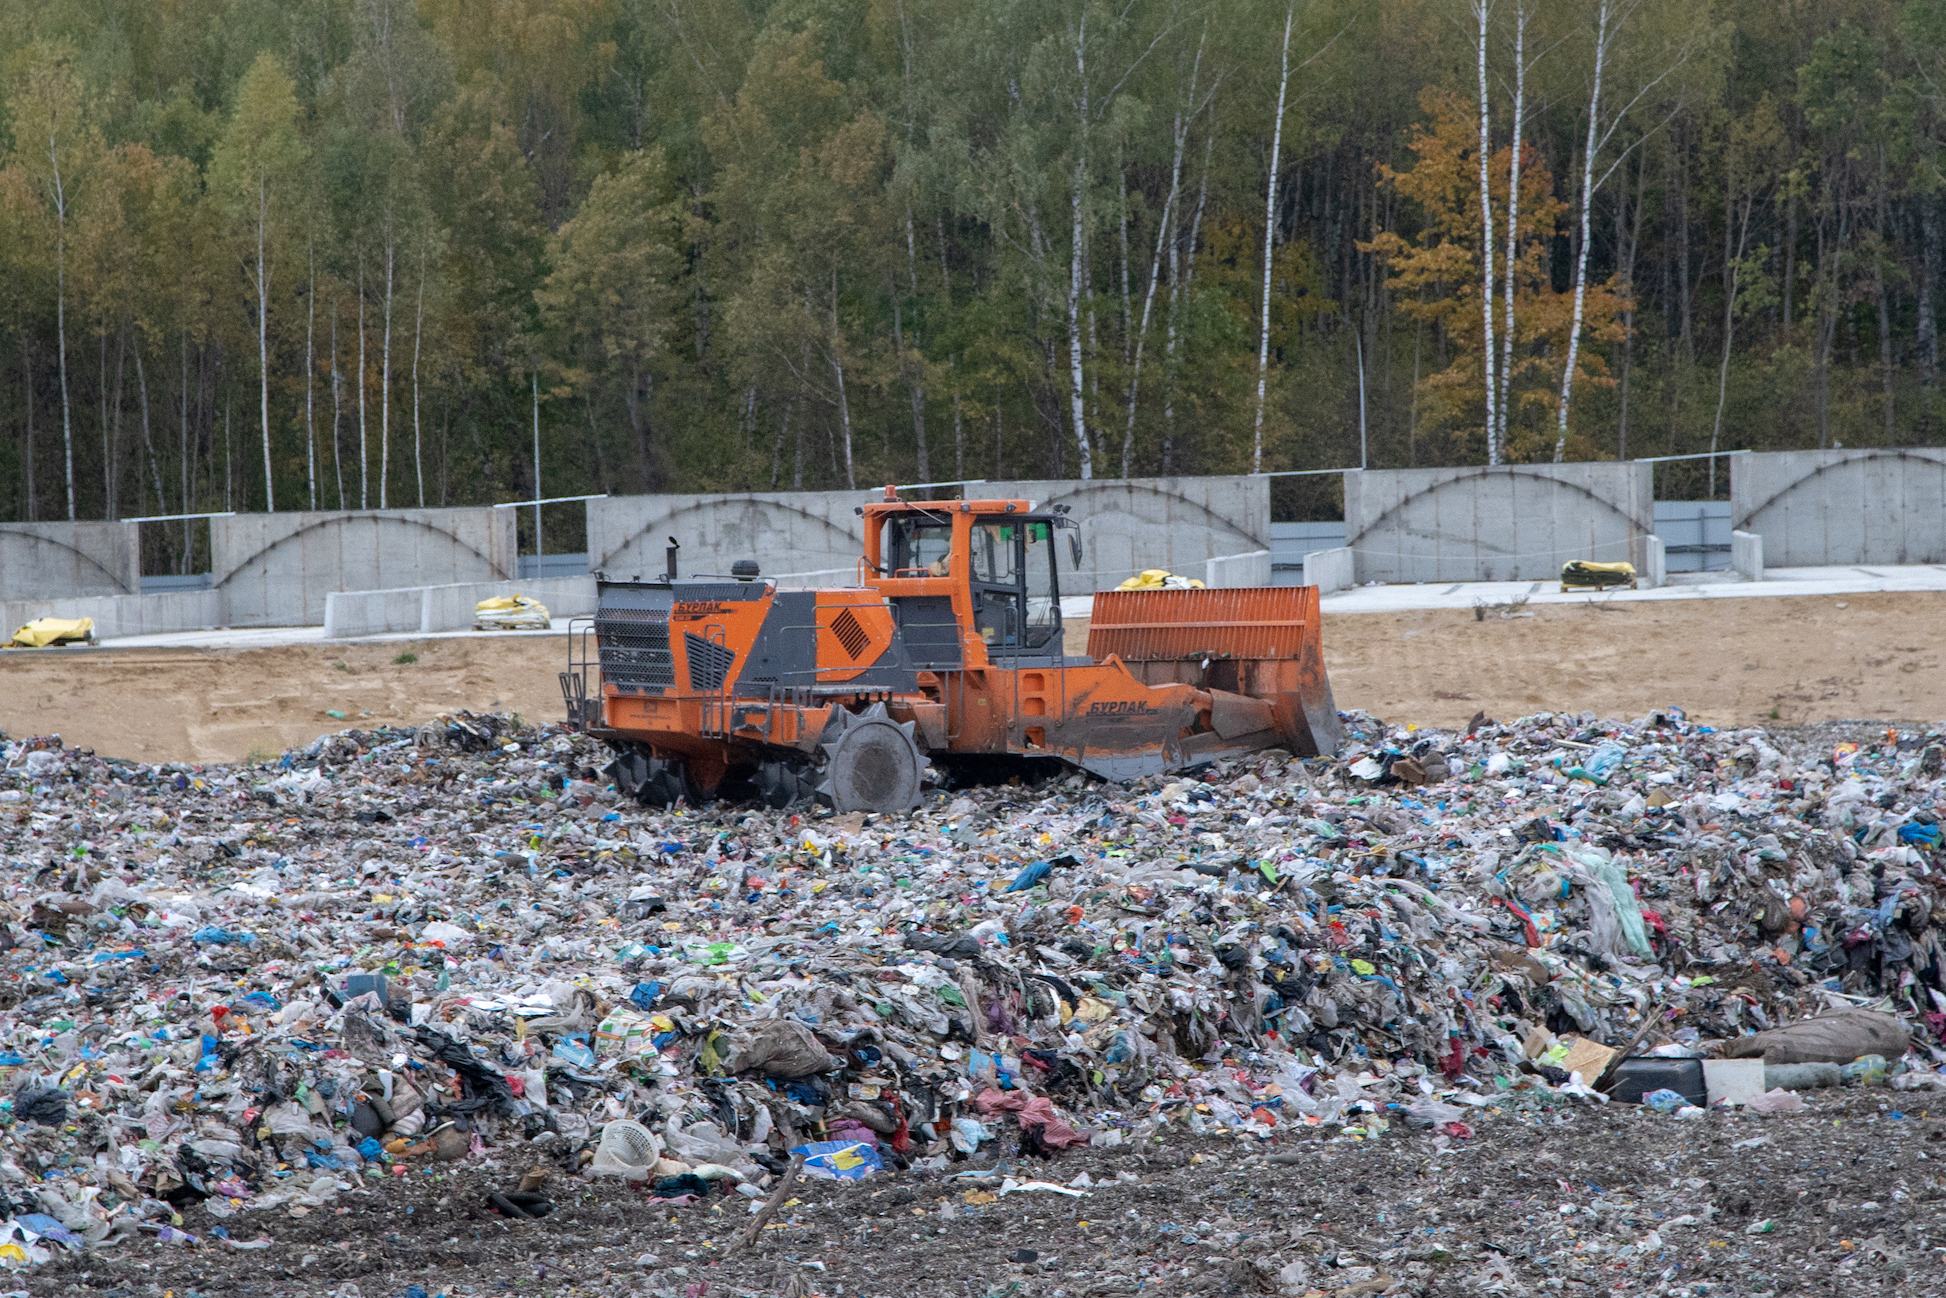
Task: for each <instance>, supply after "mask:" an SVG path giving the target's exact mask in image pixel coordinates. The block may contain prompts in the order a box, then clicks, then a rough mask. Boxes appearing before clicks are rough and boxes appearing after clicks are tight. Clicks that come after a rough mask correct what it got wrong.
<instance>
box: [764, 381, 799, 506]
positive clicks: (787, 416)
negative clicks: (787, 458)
mask: <svg viewBox="0 0 1946 1298" xmlns="http://www.w3.org/2000/svg"><path fill="white" fill-rule="evenodd" d="M796 409H797V401H796V400H795V399H792V400H791V402H790V403H789V404H788V405H786V406H785V407H784V418H783V421H782V422H781V423H779V424H778V425H777V444H776V445H775V446H773V447H772V448H771V451H770V489H771V490H772V491H775V490H777V481H778V478H779V477H780V476H781V475H782V474H783V472H784V439H785V438H787V437H789V436H790V433H791V413H792V412H793V411H795V410H796Z"/></svg>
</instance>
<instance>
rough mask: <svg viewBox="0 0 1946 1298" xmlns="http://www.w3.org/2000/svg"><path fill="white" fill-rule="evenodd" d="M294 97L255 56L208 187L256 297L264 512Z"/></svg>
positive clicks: (294, 161) (294, 153) (296, 145)
mask: <svg viewBox="0 0 1946 1298" xmlns="http://www.w3.org/2000/svg"><path fill="white" fill-rule="evenodd" d="M297 116H298V108H297V92H296V87H295V86H294V85H293V84H292V82H291V79H290V77H289V76H288V75H287V74H286V73H285V72H284V70H283V68H282V67H281V66H280V65H279V63H278V61H277V59H276V58H275V57H274V56H272V55H270V54H260V55H258V56H257V60H256V62H254V63H252V64H251V65H250V70H249V71H248V72H247V73H245V74H244V77H243V85H242V87H241V89H240V91H239V93H238V97H237V107H236V112H235V114H234V115H233V116H232V117H231V119H230V124H229V129H228V130H226V131H225V132H224V135H223V138H222V140H221V141H219V142H218V144H217V147H216V152H215V154H214V155H213V157H212V158H211V160H210V173H211V188H212V189H213V190H214V191H215V192H216V193H217V195H218V196H219V201H220V202H221V203H222V205H223V207H224V210H225V211H226V212H227V213H228V214H229V217H230V219H231V221H232V222H233V223H234V230H235V234H236V239H237V246H238V251H239V253H240V259H241V260H242V261H243V264H244V274H245V278H246V279H248V281H249V284H250V291H251V294H252V296H253V297H254V298H255V302H256V311H255V317H256V319H255V324H256V329H255V333H256V343H257V394H258V407H257V410H258V425H259V429H260V431H261V433H262V435H263V453H264V508H265V509H266V510H269V511H275V510H276V508H277V483H276V469H275V466H274V465H273V463H272V458H271V446H270V297H271V289H272V284H271V281H272V278H273V276H274V275H275V274H276V271H277V261H278V256H279V254H280V253H281V252H282V251H283V249H282V246H281V245H282V242H283V239H284V237H285V234H286V230H287V227H288V224H289V221H288V217H287V208H288V207H289V206H290V205H291V204H290V201H289V199H288V198H287V196H286V194H285V192H284V191H285V188H286V186H294V185H295V183H296V176H297V175H298V172H299V169H300V168H301V166H302V164H303V159H304V145H303V140H302V139H301V138H300V136H299V135H298V131H297Z"/></svg>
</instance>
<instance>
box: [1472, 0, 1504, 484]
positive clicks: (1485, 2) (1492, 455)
mask: <svg viewBox="0 0 1946 1298" xmlns="http://www.w3.org/2000/svg"><path fill="white" fill-rule="evenodd" d="M1491 11H1492V3H1491V0H1473V12H1474V15H1475V16H1476V17H1478V18H1479V20H1480V42H1479V50H1478V56H1479V58H1478V62H1479V82H1480V273H1481V284H1480V320H1481V324H1482V326H1483V328H1484V329H1485V335H1484V338H1485V343H1486V345H1485V347H1484V349H1483V350H1482V351H1481V353H1480V363H1481V365H1482V366H1483V367H1484V369H1485V371H1486V374H1485V378H1486V398H1487V430H1486V431H1487V463H1488V464H1498V463H1500V449H1501V448H1500V441H1499V438H1498V436H1497V433H1498V430H1499V420H1498V417H1497V415H1496V409H1497V407H1496V406H1495V405H1494V397H1495V395H1496V393H1495V389H1494V381H1493V373H1494V371H1493V341H1494V334H1493V193H1492V189H1491V187H1490V186H1489V185H1488V177H1487V163H1488V157H1489V154H1490V152H1491V146H1490V144H1489V142H1488V138H1487V117H1488V103H1487V17H1488V15H1489V14H1490V13H1491Z"/></svg>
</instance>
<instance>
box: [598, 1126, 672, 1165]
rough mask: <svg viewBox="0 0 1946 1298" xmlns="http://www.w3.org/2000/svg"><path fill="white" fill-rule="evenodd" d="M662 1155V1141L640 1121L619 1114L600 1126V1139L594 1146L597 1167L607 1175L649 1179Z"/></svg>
mask: <svg viewBox="0 0 1946 1298" xmlns="http://www.w3.org/2000/svg"><path fill="white" fill-rule="evenodd" d="M660 1157H662V1142H661V1141H659V1140H657V1139H656V1138H655V1133H654V1132H652V1131H650V1130H649V1129H648V1128H647V1127H645V1126H643V1125H642V1124H641V1123H639V1122H630V1121H628V1120H627V1119H626V1118H618V1119H616V1120H615V1121H614V1122H611V1123H608V1124H607V1125H606V1126H604V1127H603V1128H602V1129H601V1143H600V1144H598V1145H596V1146H595V1163H594V1170H595V1171H597V1172H599V1173H601V1174H603V1175H605V1176H619V1177H623V1178H625V1179H627V1180H630V1181H646V1180H648V1179H649V1169H650V1168H651V1167H653V1166H654V1165H655V1160H656V1159H658V1158H660Z"/></svg>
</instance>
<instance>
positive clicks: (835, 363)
mask: <svg viewBox="0 0 1946 1298" xmlns="http://www.w3.org/2000/svg"><path fill="white" fill-rule="evenodd" d="M841 346H843V337H842V335H841V334H840V333H839V328H838V272H837V271H835V270H834V271H832V272H831V353H830V358H829V359H830V361H831V374H832V377H833V379H834V380H835V381H836V382H837V385H838V426H839V428H840V429H841V430H842V431H843V433H844V439H845V487H846V489H847V490H850V491H856V490H858V474H857V472H856V470H855V468H854V466H853V464H852V458H851V400H850V398H849V397H847V396H846V395H845V366H844V361H843V360H842V359H841V358H840V356H839V354H838V353H839V348H840V347H841ZM1075 399H1076V400H1077V401H1079V400H1080V395H1079V393H1078V392H1077V394H1076V397H1075Z"/></svg>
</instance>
